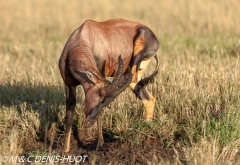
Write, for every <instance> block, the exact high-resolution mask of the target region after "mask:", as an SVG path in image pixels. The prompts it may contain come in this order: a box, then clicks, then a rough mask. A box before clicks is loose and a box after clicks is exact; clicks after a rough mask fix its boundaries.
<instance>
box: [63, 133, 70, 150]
mask: <svg viewBox="0 0 240 165" xmlns="http://www.w3.org/2000/svg"><path fill="white" fill-rule="evenodd" d="M70 140H71V130H70V131H69V132H68V134H67V135H66V139H65V149H64V152H68V151H69V149H70Z"/></svg>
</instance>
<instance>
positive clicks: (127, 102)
mask: <svg viewBox="0 0 240 165" xmlns="http://www.w3.org/2000/svg"><path fill="white" fill-rule="evenodd" d="M0 15H1V19H0V24H1V26H0V57H1V59H0V66H1V71H0V136H1V137H2V138H1V140H0V157H1V155H13V154H15V155H16V154H21V153H22V152H23V150H24V146H23V145H22V144H24V143H23V141H24V140H26V139H27V138H28V137H33V138H34V139H35V140H36V141H40V142H42V141H43V139H44V128H45V125H46V124H47V123H48V122H55V123H57V124H58V125H62V124H63V122H64V116H65V96H64V88H63V82H62V80H61V77H60V74H59V70H58V59H59V57H60V54H61V52H62V49H63V47H64V45H65V43H66V41H67V39H68V37H69V36H70V34H71V33H72V32H73V31H74V30H75V29H76V28H77V27H79V26H80V25H81V24H82V23H83V22H84V21H85V20H86V19H93V20H97V21H104V20H107V19H111V18H116V17H117V18H124V19H129V20H133V21H139V22H141V23H143V24H146V25H147V26H149V27H150V28H151V29H152V30H153V32H154V33H155V34H156V36H157V38H158V39H159V41H160V44H161V48H160V49H159V51H158V54H159V57H160V63H161V65H160V70H159V75H158V77H157V78H156V80H155V82H154V83H153V84H152V85H150V86H149V87H148V89H149V90H150V91H151V92H152V93H153V95H154V96H156V98H157V103H156V112H155V120H154V121H153V122H152V123H149V124H147V123H145V122H144V121H143V119H144V108H143V106H142V104H141V102H140V101H139V100H136V98H135V96H134V95H133V94H132V92H131V91H130V90H129V89H128V90H126V91H125V93H124V94H121V95H120V96H119V97H118V99H117V100H116V101H115V102H113V103H112V104H111V105H110V106H109V107H108V108H106V110H105V113H104V124H103V127H104V129H105V130H111V131H113V132H116V133H120V136H121V139H126V140H129V139H127V137H128V134H131V135H132V134H133V139H139V140H138V141H135V142H134V143H139V144H140V143H141V142H142V141H144V139H145V138H146V137H145V134H147V135H149V136H152V137H156V138H158V139H159V140H160V141H161V143H162V147H163V148H164V147H165V148H173V149H174V150H175V159H174V160H169V161H166V160H164V161H163V160H162V159H157V160H156V158H155V159H153V160H149V162H150V163H151V162H153V161H154V162H155V164H158V163H159V164H170V163H171V164H182V163H183V162H184V163H186V164H237V163H240V160H239V157H240V153H239V152H240V151H239V148H240V127H239V126H240V120H239V119H240V112H239V108H240V91H239V89H240V82H239V80H240V66H239V56H240V37H239V36H240V27H239V25H240V3H239V2H238V0H218V1H216V0H208V1H203V0H195V1H190V0H169V1H163V0H152V1H144V0H132V1H117V0H102V1H94V2H91V1H85V0H84V1H77V0H72V1H68V2H66V1H64V0H58V1H48V0H42V1H37V0H23V1H21V2H19V1H16V0H8V1H1V2H0ZM119 42H121V41H119ZM150 70H151V68H150ZM78 94H79V95H78V105H77V115H76V121H75V125H76V127H81V126H80V123H81V119H82V118H83V115H82V113H81V112H82V109H83V99H84V95H83V93H82V90H81V88H79V92H78ZM78 119H79V120H78ZM139 119H141V120H139ZM134 130H135V131H134ZM136 130H137V131H136ZM122 132H124V133H122ZM60 134H61V132H60V133H59V134H58V135H59V136H60ZM176 148H178V149H179V150H177V149H176ZM34 150H40V151H42V150H44V149H42V148H38V147H37V146H36V148H34V149H33V151H34ZM180 151H181V153H179V152H180ZM0 164H1V162H0Z"/></svg>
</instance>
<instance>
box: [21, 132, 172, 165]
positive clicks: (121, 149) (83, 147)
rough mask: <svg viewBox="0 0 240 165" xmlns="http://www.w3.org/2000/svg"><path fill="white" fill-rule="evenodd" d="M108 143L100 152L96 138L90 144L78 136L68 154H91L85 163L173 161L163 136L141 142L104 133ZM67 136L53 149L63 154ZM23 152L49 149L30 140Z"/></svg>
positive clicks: (72, 140) (56, 142)
mask: <svg viewBox="0 0 240 165" xmlns="http://www.w3.org/2000/svg"><path fill="white" fill-rule="evenodd" d="M104 139H105V144H104V146H103V147H102V148H100V149H99V150H98V151H96V149H95V148H96V143H97V141H96V140H94V141H92V142H88V143H82V142H80V141H79V138H78V136H72V137H71V150H70V152H69V153H65V154H64V155H72V156H83V155H87V158H86V160H85V162H84V164H109V163H113V164H116V163H117V164H147V163H151V164H153V163H157V162H159V161H161V160H163V161H164V160H165V161H168V162H169V160H173V158H174V155H175V154H174V151H173V149H170V148H164V147H161V146H162V144H161V143H160V140H159V139H150V138H148V137H146V140H145V141H143V142H142V143H141V144H133V143H131V140H132V139H131V138H129V139H124V140H121V139H115V140H114V139H112V138H111V137H109V135H107V134H104ZM63 141H64V138H63V137H61V138H57V139H56V140H55V141H54V144H53V152H55V153H59V154H60V155H61V156H63V155H62V153H61V149H62V147H63ZM22 147H23V155H26V156H28V155H29V152H31V151H34V150H46V149H47V148H46V146H45V144H44V143H43V142H38V141H34V140H28V141H23V142H22Z"/></svg>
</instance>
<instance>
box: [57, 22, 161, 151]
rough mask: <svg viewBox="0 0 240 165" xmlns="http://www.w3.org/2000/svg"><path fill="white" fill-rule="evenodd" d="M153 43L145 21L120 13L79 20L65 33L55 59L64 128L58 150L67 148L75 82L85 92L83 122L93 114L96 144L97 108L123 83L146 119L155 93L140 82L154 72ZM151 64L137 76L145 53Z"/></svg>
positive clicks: (99, 111) (151, 111)
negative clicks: (62, 93)
mask: <svg viewBox="0 0 240 165" xmlns="http://www.w3.org/2000/svg"><path fill="white" fill-rule="evenodd" d="M158 47H159V43H158V41H157V38H156V36H155V35H154V33H153V32H152V31H151V30H150V29H149V28H148V27H147V26H145V25H143V24H141V23H138V22H132V21H127V20H124V19H112V20H108V21H105V22H96V21H93V20H87V21H85V22H84V23H83V24H82V25H81V26H80V27H79V28H77V29H76V30H75V31H74V32H73V33H72V34H71V36H70V37H69V39H68V41H67V43H66V45H65V47H64V49H63V52H62V55H61V57H60V59H59V69H60V72H61V76H62V78H63V81H64V83H65V89H66V133H65V141H64V152H68V151H69V149H70V136H71V129H72V122H73V116H74V111H75V106H76V86H78V85H82V86H83V89H84V92H85V109H84V113H85V115H86V116H85V120H84V121H83V125H84V126H85V127H86V128H88V127H90V126H92V125H93V124H94V122H95V120H97V125H98V126H97V127H98V142H97V149H98V148H99V147H102V146H103V143H104V139H103V135H102V123H101V114H102V111H103V108H104V107H105V106H107V105H108V104H109V103H110V102H112V101H113V100H114V99H115V98H116V97H117V96H118V95H119V94H120V93H121V92H122V91H124V90H125V89H126V88H127V87H128V86H130V88H131V89H132V90H133V92H134V93H135V94H136V96H137V98H139V99H140V100H142V102H143V104H144V107H145V109H146V120H147V121H148V120H151V119H152V118H153V114H154V106H155V98H154V97H153V96H152V95H151V94H150V93H149V92H148V91H147V89H145V88H144V87H145V86H146V85H147V84H148V83H149V82H150V81H151V80H152V79H153V77H154V76H155V75H156V74H157V71H158V68H159V62H158V57H157V55H156V52H157V50H158ZM152 57H154V58H155V60H156V62H157V64H156V68H155V70H154V71H153V73H152V74H150V75H149V76H148V77H146V78H144V79H142V75H143V72H144V70H145V69H146V68H147V66H148V64H149V62H150V59H151V58H152ZM106 77H115V78H114V79H113V80H112V82H110V81H108V80H107V79H106Z"/></svg>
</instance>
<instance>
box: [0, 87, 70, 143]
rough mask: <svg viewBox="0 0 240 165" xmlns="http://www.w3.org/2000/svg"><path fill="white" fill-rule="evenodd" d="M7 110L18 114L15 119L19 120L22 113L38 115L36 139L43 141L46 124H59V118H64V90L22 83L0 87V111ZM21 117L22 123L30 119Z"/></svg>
mask: <svg viewBox="0 0 240 165" xmlns="http://www.w3.org/2000/svg"><path fill="white" fill-rule="evenodd" d="M3 107H5V108H3ZM8 108H9V109H13V110H16V111H17V112H18V114H19V115H18V116H16V117H17V118H20V117H21V115H22V114H23V113H27V114H30V115H34V114H38V120H39V122H40V130H36V132H37V136H38V137H37V138H38V140H40V141H43V139H44V127H45V125H46V124H47V123H48V122H58V123H59V121H60V120H59V117H60V118H61V117H62V118H64V117H63V116H64V115H63V114H64V111H65V95H64V89H63V87H62V86H54V85H28V84H24V83H18V84H4V85H0V110H3V109H8ZM33 112H34V113H33ZM1 113H2V112H1ZM59 114H62V116H59ZM6 115H7V114H6ZM6 115H5V116H6ZM22 116H24V117H25V119H24V121H28V119H27V118H28V117H31V116H28V115H27V116H25V115H24V114H23V115H22ZM9 120H11V117H9ZM13 120H14V119H13ZM63 121H64V120H62V121H61V122H63ZM10 122H11V121H10ZM59 124H62V123H59ZM24 136H25V135H24ZM26 136H27V135H26Z"/></svg>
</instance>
